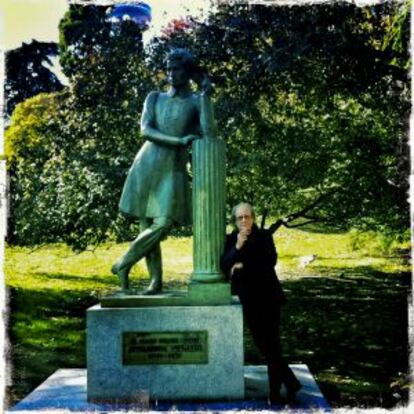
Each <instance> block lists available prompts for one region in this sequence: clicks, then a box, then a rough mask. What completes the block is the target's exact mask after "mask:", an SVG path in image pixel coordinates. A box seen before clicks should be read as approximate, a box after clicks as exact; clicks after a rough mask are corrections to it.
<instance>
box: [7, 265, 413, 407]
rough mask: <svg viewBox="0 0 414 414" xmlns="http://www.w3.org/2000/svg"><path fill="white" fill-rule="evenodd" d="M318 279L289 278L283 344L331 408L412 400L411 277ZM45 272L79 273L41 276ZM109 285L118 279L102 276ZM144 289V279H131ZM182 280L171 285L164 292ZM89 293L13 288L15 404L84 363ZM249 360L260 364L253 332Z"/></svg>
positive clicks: (362, 272) (345, 274)
mask: <svg viewBox="0 0 414 414" xmlns="http://www.w3.org/2000/svg"><path fill="white" fill-rule="evenodd" d="M312 271H314V272H315V273H318V274H320V275H321V276H312V277H303V278H298V279H289V280H286V281H284V282H283V287H284V289H285V290H286V294H287V297H288V303H287V304H286V305H285V306H284V307H283V312H282V329H281V330H282V343H283V346H284V355H285V357H286V359H287V360H288V362H289V363H305V364H307V365H308V366H309V368H310V370H311V372H312V373H313V374H314V375H315V376H316V378H317V380H318V384H319V385H320V386H321V388H322V391H323V392H324V393H325V395H326V397H327V398H328V400H329V401H330V403H331V404H332V405H333V406H336V407H339V406H375V407H379V406H384V407H392V406H395V405H396V404H397V403H398V402H406V401H407V391H408V388H407V387H406V384H405V382H404V381H405V376H406V375H407V373H408V334H407V324H408V323H407V298H408V296H407V294H408V292H409V286H410V275H409V274H408V273H403V274H387V273H384V272H381V271H378V270H375V269H373V268H371V267H369V266H359V267H354V268H343V269H335V271H333V270H332V269H326V268H322V267H320V268H316V267H314V268H313V269H312ZM42 277H43V278H47V279H56V278H59V279H62V278H63V279H66V280H67V281H75V282H78V281H82V282H83V281H85V282H87V280H85V279H84V278H82V277H78V276H74V275H62V274H53V273H51V274H44V273H43V274H42ZM98 279H99V282H100V283H102V284H104V285H105V286H108V288H109V287H113V286H114V285H113V278H112V280H111V278H110V277H108V278H105V277H102V276H96V280H98ZM137 281H138V287H145V286H146V285H147V284H148V280H147V279H135V281H134V282H135V285H136V284H137ZM184 287H185V283H182V282H179V281H171V282H167V283H166V285H165V288H166V290H177V289H181V288H184ZM98 293H99V294H100V293H102V292H93V293H90V292H89V291H87V290H82V291H79V290H78V291H72V290H59V289H43V290H35V289H23V288H18V289H17V288H13V289H9V297H10V304H9V307H10V311H11V312H10V313H9V338H10V342H11V344H12V348H11V352H10V361H11V363H12V366H13V374H12V380H13V385H12V386H10V387H9V389H8V391H9V404H14V403H15V402H17V401H18V400H20V399H21V398H23V397H25V396H26V395H27V394H28V393H29V392H30V391H31V390H33V389H34V388H35V387H36V386H37V385H39V384H40V383H41V382H43V381H44V380H45V379H46V378H47V377H48V376H50V375H51V374H52V373H53V372H54V371H55V370H57V369H59V368H77V367H80V368H84V367H85V366H86V349H85V341H86V333H85V326H86V318H85V316H86V309H87V308H88V307H90V306H92V305H94V304H96V303H98V301H99V299H98ZM245 360H246V363H248V364H258V363H259V364H263V363H264V360H263V358H262V357H261V356H260V355H259V354H258V352H257V350H256V348H255V347H254V345H253V343H252V340H251V337H250V334H249V332H246V333H245Z"/></svg>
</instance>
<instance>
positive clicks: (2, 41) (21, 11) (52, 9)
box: [0, 0, 209, 50]
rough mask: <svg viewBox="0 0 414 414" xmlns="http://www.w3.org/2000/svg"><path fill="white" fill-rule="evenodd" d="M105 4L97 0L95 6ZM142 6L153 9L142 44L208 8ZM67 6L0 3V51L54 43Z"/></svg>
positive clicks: (57, 1) (51, 0)
mask: <svg viewBox="0 0 414 414" xmlns="http://www.w3.org/2000/svg"><path fill="white" fill-rule="evenodd" d="M104 1H105V0H98V1H97V3H99V2H101V3H103V2H104ZM106 2H107V3H108V1H107V0H106ZM144 2H145V3H147V4H149V5H150V6H151V8H152V25H151V27H150V29H149V30H148V33H146V35H145V38H144V41H145V40H146V39H148V38H149V37H150V36H151V35H153V34H154V33H156V32H157V31H159V29H160V28H161V27H162V26H164V25H165V24H166V23H168V22H169V21H170V20H172V19H175V18H179V17H182V16H185V15H186V14H198V13H199V10H200V9H202V10H207V9H208V6H209V0H144ZM68 3H69V1H68V0H0V48H2V49H3V50H4V49H5V50H9V49H14V48H16V47H19V46H20V45H21V44H22V42H30V41H31V40H32V39H36V40H38V41H54V42H57V41H58V37H59V32H58V24H59V20H60V19H61V18H62V17H63V15H64V13H65V11H66V10H67V8H68ZM186 9H189V11H187V10H186Z"/></svg>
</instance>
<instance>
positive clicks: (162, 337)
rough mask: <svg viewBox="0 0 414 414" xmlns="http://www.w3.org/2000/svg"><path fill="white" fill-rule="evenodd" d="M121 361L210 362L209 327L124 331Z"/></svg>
mask: <svg viewBox="0 0 414 414" xmlns="http://www.w3.org/2000/svg"><path fill="white" fill-rule="evenodd" d="M122 363H123V364H124V365H155V364H207V363H208V343H207V331H185V332H124V333H123V335H122Z"/></svg>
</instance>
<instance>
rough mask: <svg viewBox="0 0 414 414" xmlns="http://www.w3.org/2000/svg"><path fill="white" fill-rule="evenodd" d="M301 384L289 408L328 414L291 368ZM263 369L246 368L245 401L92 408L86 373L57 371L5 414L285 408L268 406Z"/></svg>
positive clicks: (302, 372)
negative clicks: (88, 397) (8, 413)
mask: <svg viewBox="0 0 414 414" xmlns="http://www.w3.org/2000/svg"><path fill="white" fill-rule="evenodd" d="M290 367H291V368H292V369H293V371H294V373H295V375H296V376H297V378H298V379H299V381H300V382H301V384H302V389H301V390H300V391H299V393H298V395H297V402H296V403H295V404H294V405H292V406H290V407H288V408H290V409H291V410H295V411H300V412H303V411H316V410H319V411H325V412H328V411H331V407H330V406H329V404H328V402H327V401H326V399H325V398H324V396H323V395H322V393H321V391H320V389H319V387H318V385H317V384H316V382H315V380H314V378H313V376H312V374H311V373H310V371H309V369H308V367H307V366H306V365H302V364H297V365H290ZM266 371H267V370H266V367H265V366H253V365H252V366H245V369H244V372H245V375H244V378H245V386H246V397H245V399H244V400H239V401H214V402H211V401H208V402H200V401H199V402H191V401H181V402H167V401H163V402H157V401H151V402H150V401H149V400H148V399H147V398H146V396H145V395H142V396H141V397H142V399H141V401H137V402H136V403H134V404H128V405H127V404H92V403H88V402H87V399H86V369H59V370H57V371H56V372H55V373H54V374H53V375H51V376H50V377H49V378H48V379H47V380H46V381H45V382H44V383H43V384H41V385H40V386H39V387H37V388H36V389H35V390H34V391H33V392H32V393H30V394H29V395H28V396H27V397H26V398H24V399H23V400H22V401H20V402H19V403H18V404H16V405H15V406H14V407H12V408H11V409H10V410H8V411H7V412H10V413H23V412H28V411H30V412H38V413H45V412H47V411H52V412H53V413H71V412H79V413H91V412H101V413H102V412H122V411H123V412H125V411H171V410H174V411H181V412H185V411H191V412H194V411H210V412H211V411H239V410H274V411H282V410H284V409H286V407H282V406H269V405H267V401H266V395H267V372H266Z"/></svg>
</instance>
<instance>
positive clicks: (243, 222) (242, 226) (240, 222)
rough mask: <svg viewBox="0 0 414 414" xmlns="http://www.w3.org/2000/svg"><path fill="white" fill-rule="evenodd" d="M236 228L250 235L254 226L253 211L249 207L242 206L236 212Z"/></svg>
mask: <svg viewBox="0 0 414 414" xmlns="http://www.w3.org/2000/svg"><path fill="white" fill-rule="evenodd" d="M236 226H237V228H238V229H239V231H240V230H244V231H246V232H247V233H250V231H251V229H252V226H253V215H252V210H251V208H250V207H249V206H247V205H241V206H240V207H238V208H237V210H236Z"/></svg>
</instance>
